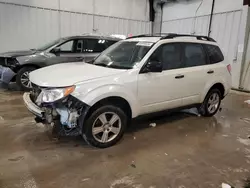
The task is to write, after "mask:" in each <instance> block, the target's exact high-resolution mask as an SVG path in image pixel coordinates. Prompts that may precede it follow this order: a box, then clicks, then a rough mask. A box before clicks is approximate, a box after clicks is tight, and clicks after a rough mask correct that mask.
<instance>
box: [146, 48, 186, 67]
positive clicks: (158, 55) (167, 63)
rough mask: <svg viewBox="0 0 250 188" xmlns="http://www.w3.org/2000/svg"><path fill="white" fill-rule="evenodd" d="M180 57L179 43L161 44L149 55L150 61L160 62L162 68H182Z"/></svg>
mask: <svg viewBox="0 0 250 188" xmlns="http://www.w3.org/2000/svg"><path fill="white" fill-rule="evenodd" d="M181 59H182V58H181V44H180V43H172V44H171V43H168V44H163V45H161V46H160V47H159V48H158V49H156V51H155V52H154V53H153V54H152V55H151V57H150V61H158V62H161V63H162V65H163V70H171V69H178V68H182V67H183V63H182V60H181Z"/></svg>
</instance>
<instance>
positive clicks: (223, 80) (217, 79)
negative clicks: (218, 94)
mask: <svg viewBox="0 0 250 188" xmlns="http://www.w3.org/2000/svg"><path fill="white" fill-rule="evenodd" d="M218 83H220V84H222V85H223V87H224V89H225V94H224V96H225V95H226V94H227V92H228V87H227V85H226V78H224V77H222V76H219V77H215V78H213V79H212V80H209V82H207V83H206V85H205V88H204V91H203V93H202V94H201V99H200V103H203V101H204V100H205V97H206V96H207V93H208V92H209V90H210V89H211V88H212V87H213V86H214V85H215V84H218Z"/></svg>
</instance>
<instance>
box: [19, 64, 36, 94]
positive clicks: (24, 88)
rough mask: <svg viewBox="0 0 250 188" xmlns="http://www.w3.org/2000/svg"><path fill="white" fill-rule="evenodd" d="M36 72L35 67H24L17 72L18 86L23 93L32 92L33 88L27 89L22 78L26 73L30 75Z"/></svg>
mask: <svg viewBox="0 0 250 188" xmlns="http://www.w3.org/2000/svg"><path fill="white" fill-rule="evenodd" d="M34 70H36V68H35V67H23V68H21V69H20V70H19V71H18V72H17V76H16V84H17V86H18V88H19V89H20V90H22V91H29V90H31V88H32V87H27V86H25V85H24V84H23V83H22V81H21V78H22V76H23V75H24V74H25V73H30V72H32V71H34Z"/></svg>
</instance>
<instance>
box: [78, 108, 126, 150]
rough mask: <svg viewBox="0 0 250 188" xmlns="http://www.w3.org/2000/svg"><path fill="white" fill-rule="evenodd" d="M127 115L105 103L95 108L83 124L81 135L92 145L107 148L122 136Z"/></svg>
mask: <svg viewBox="0 0 250 188" xmlns="http://www.w3.org/2000/svg"><path fill="white" fill-rule="evenodd" d="M126 126H127V116H126V114H125V113H124V111H123V110H122V109H120V108H119V107H116V106H113V105H105V106H102V107H100V108H98V109H97V110H95V111H94V112H93V113H92V114H91V115H90V117H89V118H88V119H87V121H86V124H85V125H83V137H84V139H85V140H86V141H87V142H88V143H90V144H91V145H92V146H95V147H99V148H107V147H110V146H113V145H115V144H116V143H117V142H118V141H119V140H120V139H121V138H122V136H123V134H124V131H125V129H126Z"/></svg>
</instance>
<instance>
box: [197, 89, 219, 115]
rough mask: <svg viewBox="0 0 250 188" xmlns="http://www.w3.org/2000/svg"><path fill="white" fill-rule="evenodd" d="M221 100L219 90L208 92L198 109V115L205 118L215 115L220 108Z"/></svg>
mask: <svg viewBox="0 0 250 188" xmlns="http://www.w3.org/2000/svg"><path fill="white" fill-rule="evenodd" d="M221 99H222V96H221V92H220V90H218V89H212V90H210V91H209V93H208V94H207V96H206V98H205V100H204V102H203V103H202V105H201V107H200V114H201V115H202V116H206V117H211V116H213V115H215V114H216V113H217V112H218V110H219V108H220V104H221Z"/></svg>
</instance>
